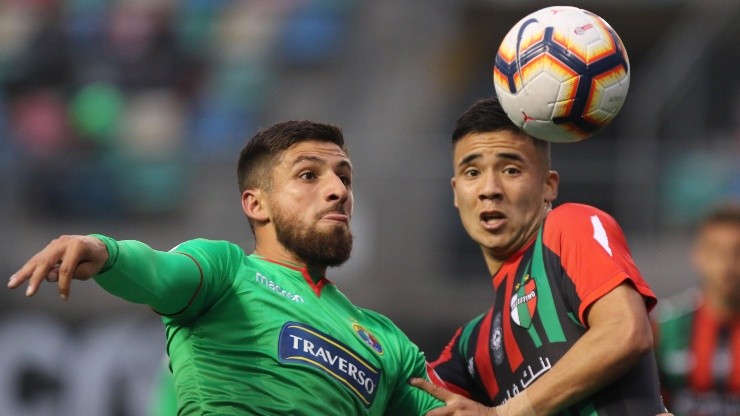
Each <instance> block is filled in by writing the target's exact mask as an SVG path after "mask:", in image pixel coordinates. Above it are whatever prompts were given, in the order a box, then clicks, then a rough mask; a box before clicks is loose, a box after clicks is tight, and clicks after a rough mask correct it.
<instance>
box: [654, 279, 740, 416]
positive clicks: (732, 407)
mask: <svg viewBox="0 0 740 416" xmlns="http://www.w3.org/2000/svg"><path fill="white" fill-rule="evenodd" d="M687 294H688V295H689V296H684V295H685V294H681V295H679V296H676V297H674V298H672V299H669V300H668V301H667V302H666V303H665V304H663V306H662V307H661V308H660V310H658V311H657V313H656V315H657V328H656V329H657V331H656V353H657V358H658V369H659V372H660V376H661V387H662V388H663V394H664V397H665V399H666V402H667V403H668V404H669V406H670V409H671V411H672V412H673V413H675V414H676V415H680V416H709V415H711V416H736V415H740V317H737V316H736V317H734V318H732V319H721V318H720V317H719V316H718V315H717V314H716V313H714V312H713V311H712V310H711V309H710V308H709V307H708V306H707V305H706V304H705V303H704V301H703V298H702V296H692V295H691V293H687Z"/></svg>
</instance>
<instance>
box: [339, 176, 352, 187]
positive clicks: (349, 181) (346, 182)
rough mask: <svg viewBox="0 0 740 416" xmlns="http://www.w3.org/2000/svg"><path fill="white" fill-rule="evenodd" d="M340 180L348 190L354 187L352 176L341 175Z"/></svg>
mask: <svg viewBox="0 0 740 416" xmlns="http://www.w3.org/2000/svg"><path fill="white" fill-rule="evenodd" d="M339 179H340V180H341V181H342V183H343V184H344V186H346V187H347V188H349V187H350V186H352V178H351V177H350V176H344V175H339Z"/></svg>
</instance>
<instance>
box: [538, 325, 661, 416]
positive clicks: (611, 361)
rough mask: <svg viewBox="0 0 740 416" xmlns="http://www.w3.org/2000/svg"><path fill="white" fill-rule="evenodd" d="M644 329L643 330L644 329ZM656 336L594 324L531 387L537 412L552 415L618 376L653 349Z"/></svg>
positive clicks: (622, 326) (614, 326) (621, 327)
mask: <svg viewBox="0 0 740 416" xmlns="http://www.w3.org/2000/svg"><path fill="white" fill-rule="evenodd" d="M640 332H643V333H640ZM651 340H652V338H651V337H650V334H645V333H644V331H642V330H639V331H631V330H628V329H626V328H625V327H624V325H612V326H603V327H600V328H593V329H590V330H588V331H587V332H586V334H585V335H584V336H583V337H582V338H581V339H580V340H579V341H578V342H577V343H575V344H574V345H573V347H572V348H571V349H570V350H569V351H568V352H567V353H566V354H565V355H564V356H563V358H562V359H560V361H558V363H557V364H556V365H554V366H553V367H552V369H551V370H550V371H549V372H548V373H546V374H544V375H543V376H542V377H541V378H540V379H538V380H537V382H535V383H533V384H532V385H531V386H530V387H529V388H528V389H527V391H528V396H529V399H530V401H531V402H532V407H533V408H534V409H535V411H536V412H537V415H539V416H542V415H550V414H554V413H556V412H557V411H558V410H559V409H562V408H564V407H566V406H569V405H571V404H573V403H576V402H578V401H580V400H582V399H584V398H586V397H588V396H591V395H592V394H594V393H596V392H598V391H599V390H601V389H603V388H604V387H606V386H607V385H608V384H610V383H611V382H612V381H614V380H616V379H617V378H619V377H620V376H622V375H623V374H624V373H626V372H627V371H628V370H629V369H630V368H631V367H633V366H634V365H635V364H636V363H637V362H638V361H639V360H640V358H641V357H642V356H643V355H644V354H646V353H648V352H649V351H650V343H651Z"/></svg>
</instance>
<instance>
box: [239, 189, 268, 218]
mask: <svg viewBox="0 0 740 416" xmlns="http://www.w3.org/2000/svg"><path fill="white" fill-rule="evenodd" d="M242 210H243V211H244V213H245V214H246V215H247V218H249V219H250V220H252V221H257V222H265V221H267V220H268V219H269V218H270V215H269V214H270V210H269V207H268V205H267V201H265V198H264V194H263V193H262V192H261V191H260V190H259V189H247V190H246V191H244V192H242Z"/></svg>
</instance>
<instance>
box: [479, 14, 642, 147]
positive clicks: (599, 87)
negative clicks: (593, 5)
mask: <svg viewBox="0 0 740 416" xmlns="http://www.w3.org/2000/svg"><path fill="white" fill-rule="evenodd" d="M629 83H630V66H629V59H628V57H627V51H626V49H625V48H624V45H623V44H622V41H621V39H619V36H618V35H617V32H615V31H614V29H612V27H611V26H609V24H608V23H607V22H606V21H604V19H602V18H601V17H599V16H597V15H595V14H593V13H591V12H589V11H586V10H583V9H579V8H576V7H570V6H553V7H546V8H544V9H540V10H538V11H536V12H534V13H532V14H529V15H527V16H526V17H524V18H523V19H522V20H520V21H519V22H517V24H516V25H514V27H513V28H511V30H510V31H509V33H507V34H506V36H505V37H504V40H503V42H502V43H501V46H500V47H499V49H498V53H497V54H496V61H495V64H494V67H493V85H494V88H495V90H496V95H497V96H498V98H499V101H500V102H501V106H502V107H503V108H504V111H506V114H507V115H508V116H509V118H510V119H511V120H512V121H513V122H514V124H516V125H517V126H519V127H521V128H522V129H523V130H524V131H525V132H526V133H528V134H530V135H532V136H534V137H537V138H539V139H543V140H547V141H551V142H575V141H579V140H583V139H586V138H588V137H591V136H593V135H594V134H596V133H597V132H598V131H600V130H601V129H603V128H604V127H606V126H607V125H609V123H611V122H612V120H613V119H614V117H616V115H617V113H619V110H620V109H621V108H622V104H624V100H625V98H626V96H627V90H628V88H629Z"/></svg>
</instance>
